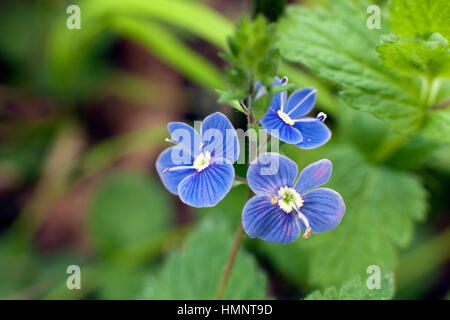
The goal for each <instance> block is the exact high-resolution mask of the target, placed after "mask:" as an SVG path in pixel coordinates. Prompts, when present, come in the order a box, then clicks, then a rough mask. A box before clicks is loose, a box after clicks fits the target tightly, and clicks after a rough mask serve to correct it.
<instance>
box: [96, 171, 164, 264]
mask: <svg viewBox="0 0 450 320" xmlns="http://www.w3.org/2000/svg"><path fill="white" fill-rule="evenodd" d="M170 209H171V208H170V204H169V195H168V194H167V192H165V190H164V189H163V188H162V187H161V186H160V185H159V184H158V183H157V182H156V181H154V180H152V179H151V178H150V177H146V176H142V175H139V174H137V173H131V172H130V173H127V172H116V173H114V174H113V175H111V176H109V177H107V178H106V180H105V181H103V182H102V183H101V185H100V186H99V187H98V190H97V191H96V192H95V193H94V196H93V199H92V203H91V205H90V208H89V227H90V231H91V235H92V237H93V239H94V242H95V245H96V246H97V248H98V249H99V250H100V251H101V253H102V254H105V255H111V254H115V253H117V252H120V250H126V248H127V247H133V246H135V245H137V244H139V243H142V242H146V241H148V240H150V239H152V238H157V236H158V235H159V234H161V233H163V232H164V231H166V230H167V229H168V227H169V225H170V220H171V214H170V212H171V210H170ZM125 263H132V262H130V261H125Z"/></svg>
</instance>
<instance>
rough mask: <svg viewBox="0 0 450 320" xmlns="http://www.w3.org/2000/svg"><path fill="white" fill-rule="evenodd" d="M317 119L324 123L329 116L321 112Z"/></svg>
mask: <svg viewBox="0 0 450 320" xmlns="http://www.w3.org/2000/svg"><path fill="white" fill-rule="evenodd" d="M316 119H318V120H320V121H322V122H324V121H325V120H326V119H327V114H326V113H324V112H319V114H318V115H317V117H316Z"/></svg>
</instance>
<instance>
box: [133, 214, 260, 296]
mask: <svg viewBox="0 0 450 320" xmlns="http://www.w3.org/2000/svg"><path fill="white" fill-rule="evenodd" d="M232 245H233V233H232V232H230V230H229V227H228V224H227V223H226V220H224V219H223V218H218V217H211V216H210V217H208V218H207V219H206V220H204V221H203V222H202V223H201V224H200V225H199V226H198V227H197V228H196V229H195V230H194V231H193V232H192V233H191V234H190V236H189V237H188V239H187V240H186V243H185V244H184V247H183V249H182V250H181V251H180V252H173V253H172V254H170V256H169V257H168V258H167V260H166V262H165V263H164V265H163V268H162V270H161V272H160V273H159V274H158V275H157V276H156V277H154V278H152V279H149V281H148V283H147V286H146V289H145V290H144V293H143V295H142V298H144V299H214V297H215V294H216V292H217V289H218V287H219V283H220V280H221V278H222V274H223V272H224V268H225V265H226V262H227V259H228V256H229V254H230V251H231V247H232ZM266 292H267V280H266V277H265V275H264V274H263V273H262V272H261V271H259V270H258V269H257V266H256V262H255V260H254V259H253V258H252V257H251V256H250V255H249V254H248V253H247V252H245V251H244V250H243V249H242V248H241V249H240V251H239V253H238V255H237V258H236V261H235V264H234V267H233V270H232V271H231V276H230V279H229V281H228V286H227V288H226V290H225V294H224V298H225V299H266V298H267V295H266Z"/></svg>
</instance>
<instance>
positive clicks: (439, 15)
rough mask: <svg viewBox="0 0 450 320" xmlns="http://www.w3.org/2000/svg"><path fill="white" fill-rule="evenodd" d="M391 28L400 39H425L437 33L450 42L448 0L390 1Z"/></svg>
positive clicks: (449, 9)
mask: <svg viewBox="0 0 450 320" xmlns="http://www.w3.org/2000/svg"><path fill="white" fill-rule="evenodd" d="M391 26H392V29H393V30H394V32H395V33H396V34H398V35H400V36H402V37H408V38H417V37H419V38H424V39H425V38H426V37H428V36H429V35H430V34H432V33H433V32H439V33H440V34H441V35H443V36H444V37H445V38H447V39H448V40H450V3H449V2H448V0H392V4H391Z"/></svg>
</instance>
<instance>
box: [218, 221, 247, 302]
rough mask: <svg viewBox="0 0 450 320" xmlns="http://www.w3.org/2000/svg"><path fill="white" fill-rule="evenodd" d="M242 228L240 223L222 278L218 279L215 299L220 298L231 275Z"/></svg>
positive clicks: (242, 233)
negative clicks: (218, 283)
mask: <svg viewBox="0 0 450 320" xmlns="http://www.w3.org/2000/svg"><path fill="white" fill-rule="evenodd" d="M243 231H244V229H242V224H240V225H239V230H238V231H237V233H236V238H235V239H234V243H233V248H232V249H231V254H230V256H229V258H228V262H227V266H226V268H225V272H224V273H223V276H222V280H220V285H219V289H218V290H217V294H216V300H222V298H223V294H224V293H225V289H226V288H227V283H228V280H229V278H230V275H231V270H233V266H234V261H235V260H236V256H237V253H238V251H239V248H240V246H241V242H242V236H243V235H244V232H243Z"/></svg>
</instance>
